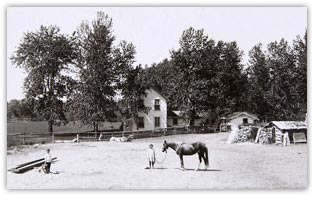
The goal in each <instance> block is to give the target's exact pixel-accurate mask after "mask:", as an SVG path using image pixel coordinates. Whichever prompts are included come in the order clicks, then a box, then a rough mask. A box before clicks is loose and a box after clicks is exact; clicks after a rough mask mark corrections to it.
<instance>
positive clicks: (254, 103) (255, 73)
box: [248, 44, 271, 121]
mask: <svg viewBox="0 0 315 197" xmlns="http://www.w3.org/2000/svg"><path fill="white" fill-rule="evenodd" d="M266 58H267V57H266V54H265V52H264V51H263V49H262V44H257V45H256V46H254V47H253V48H252V49H251V50H250V52H249V67H248V74H249V92H248V98H249V100H248V102H249V105H250V106H249V108H250V109H251V112H253V113H255V114H258V115H259V118H260V119H261V120H265V121H267V119H268V117H270V115H271V111H270V105H269V103H268V100H267V94H268V91H269V90H270V86H271V84H270V72H269V68H268V65H267V59H266Z"/></svg>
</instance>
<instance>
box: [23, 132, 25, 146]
mask: <svg viewBox="0 0 315 197" xmlns="http://www.w3.org/2000/svg"><path fill="white" fill-rule="evenodd" d="M23 145H25V133H23Z"/></svg>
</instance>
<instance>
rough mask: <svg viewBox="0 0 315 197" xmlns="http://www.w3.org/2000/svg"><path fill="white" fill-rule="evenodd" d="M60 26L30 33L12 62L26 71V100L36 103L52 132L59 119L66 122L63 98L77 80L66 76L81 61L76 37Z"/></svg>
mask: <svg viewBox="0 0 315 197" xmlns="http://www.w3.org/2000/svg"><path fill="white" fill-rule="evenodd" d="M59 31H60V30H59V28H58V27H56V26H47V27H46V26H41V27H40V29H39V31H37V32H28V33H26V34H25V35H24V38H23V40H22V42H21V44H20V45H19V47H18V49H17V50H16V51H15V53H14V55H13V56H12V58H11V60H12V62H13V63H14V64H16V65H17V66H18V67H22V68H24V69H25V71H26V73H27V77H26V78H25V80H24V89H25V92H26V98H27V99H30V100H34V101H36V108H35V109H36V111H37V112H38V113H39V114H41V115H42V116H44V118H45V120H47V121H48V122H49V131H50V132H52V124H53V123H54V121H55V120H57V119H61V120H63V119H65V116H64V103H63V99H64V98H65V97H66V96H67V94H68V93H69V92H70V90H71V89H72V83H73V80H72V78H71V77H69V76H68V75H66V74H64V73H66V72H67V70H69V65H70V64H73V63H74V60H75V59H76V58H77V54H76V52H75V51H76V50H75V49H76V44H75V41H74V39H73V38H72V37H68V36H66V35H63V34H61V33H59Z"/></svg>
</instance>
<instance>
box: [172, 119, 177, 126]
mask: <svg viewBox="0 0 315 197" xmlns="http://www.w3.org/2000/svg"><path fill="white" fill-rule="evenodd" d="M173 125H176V126H177V125H178V119H177V118H173Z"/></svg>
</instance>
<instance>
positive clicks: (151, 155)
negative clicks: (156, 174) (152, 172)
mask: <svg viewBox="0 0 315 197" xmlns="http://www.w3.org/2000/svg"><path fill="white" fill-rule="evenodd" d="M148 159H149V168H150V169H154V163H155V150H154V148H153V144H150V145H149V149H148Z"/></svg>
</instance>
